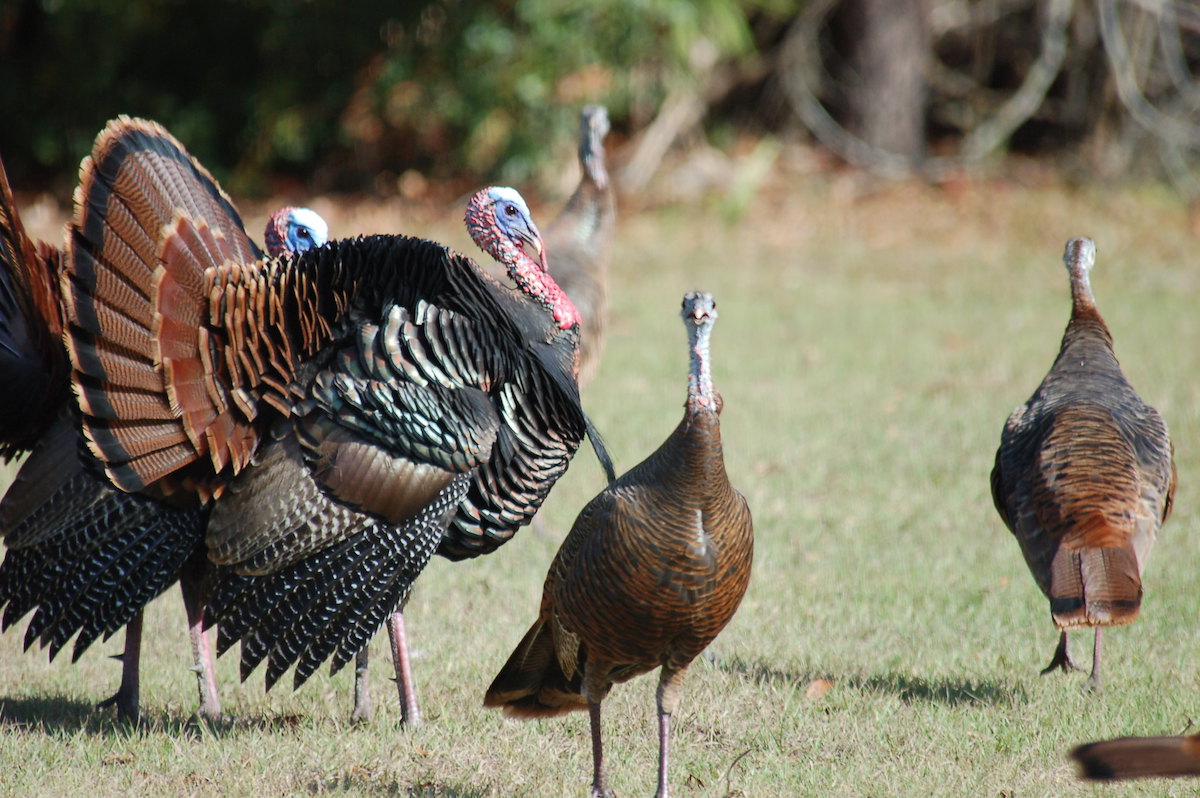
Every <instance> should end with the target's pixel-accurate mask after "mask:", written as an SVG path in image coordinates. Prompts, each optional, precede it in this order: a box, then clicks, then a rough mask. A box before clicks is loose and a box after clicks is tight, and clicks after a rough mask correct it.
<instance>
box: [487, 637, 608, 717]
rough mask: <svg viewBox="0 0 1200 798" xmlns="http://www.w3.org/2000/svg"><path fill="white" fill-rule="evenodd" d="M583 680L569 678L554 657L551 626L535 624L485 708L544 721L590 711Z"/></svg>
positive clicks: (499, 676) (497, 681)
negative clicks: (577, 711)
mask: <svg viewBox="0 0 1200 798" xmlns="http://www.w3.org/2000/svg"><path fill="white" fill-rule="evenodd" d="M581 684H582V682H581V678H580V675H579V674H576V675H575V676H574V677H573V678H568V677H567V675H566V674H565V673H563V670H562V666H561V665H559V662H558V656H557V655H556V654H555V653H554V638H553V634H552V632H551V629H550V626H549V625H548V624H547V623H545V622H544V621H542V620H539V621H538V622H537V623H535V624H534V625H533V626H532V627H531V628H530V629H529V631H528V632H526V633H525V637H523V638H521V642H520V643H518V644H517V647H516V649H515V650H514V651H513V653H512V656H510V657H509V658H508V662H506V663H504V667H503V668H501V669H500V673H498V674H497V675H496V678H495V679H493V680H492V684H491V686H490V687H488V689H487V693H485V694H484V697H483V705H484V706H485V707H501V708H503V709H504V712H505V714H508V715H513V716H514V717H520V718H541V717H552V716H554V715H562V714H564V713H566V712H572V711H575V710H581V709H587V700H586V699H584V697H583V695H582V694H581V693H580V689H581Z"/></svg>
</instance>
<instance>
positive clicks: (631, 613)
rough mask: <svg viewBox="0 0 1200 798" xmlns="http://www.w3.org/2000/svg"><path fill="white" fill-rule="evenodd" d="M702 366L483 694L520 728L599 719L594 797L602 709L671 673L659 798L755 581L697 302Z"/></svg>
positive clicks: (590, 511) (687, 303)
mask: <svg viewBox="0 0 1200 798" xmlns="http://www.w3.org/2000/svg"><path fill="white" fill-rule="evenodd" d="M682 316H683V321H684V324H685V325H686V326H687V330H688V339H689V340H688V348H689V352H690V357H691V368H690V372H689V375H688V392H687V402H686V403H685V405H684V416H683V420H682V421H681V422H680V424H679V426H678V427H677V428H676V429H675V431H674V433H672V434H671V436H670V437H669V438H667V440H666V441H665V442H664V443H663V444H662V445H661V446H660V447H659V448H658V449H657V451H655V452H654V453H653V454H651V455H650V456H649V457H648V458H646V459H645V460H644V461H642V462H641V463H639V464H638V465H637V466H635V467H634V468H633V469H631V470H630V471H629V472H628V473H626V474H625V475H623V476H622V477H621V478H620V479H618V480H617V481H616V482H614V483H613V484H611V485H609V486H608V487H607V488H606V489H605V490H604V491H603V492H602V493H600V494H599V495H598V496H596V497H595V498H594V499H592V500H591V501H590V502H588V504H587V506H585V507H584V508H583V510H582V511H581V512H580V513H579V517H578V518H577V519H576V520H575V524H574V526H572V528H571V531H570V533H569V534H568V535H567V538H566V540H565V541H563V545H562V547H561V548H560V549H559V551H558V554H557V556H555V558H554V562H553V564H551V566H550V572H549V573H548V574H547V576H546V583H545V587H544V588H543V591H542V605H541V610H540V613H539V616H538V620H537V622H536V623H535V624H534V625H533V627H532V628H531V629H530V630H529V631H528V632H527V633H526V635H525V637H524V639H522V640H521V642H520V643H519V644H518V645H517V648H516V650H515V651H513V653H512V655H511V656H510V657H509V659H508V662H507V663H505V665H504V667H503V668H502V669H501V670H500V673H499V674H498V675H497V676H496V678H495V680H494V681H493V682H492V684H491V686H490V687H489V688H488V690H487V693H486V695H485V697H484V705H485V706H489V707H503V708H504V710H505V711H506V712H508V713H509V714H512V715H515V716H518V717H542V716H550V715H557V714H560V713H563V712H569V711H571V710H577V709H578V710H581V709H585V708H586V709H587V710H588V712H589V714H590V717H591V730H592V753H593V764H594V770H593V780H592V795H593V796H594V797H595V798H599V797H600V796H606V795H609V794H610V793H609V791H608V787H607V779H606V776H605V770H604V754H603V745H602V742H601V733H600V704H601V702H602V701H603V700H604V698H605V697H606V696H607V695H608V692H609V690H610V689H611V688H612V686H613V684H614V683H617V682H624V681H627V680H628V679H632V678H633V677H634V676H637V675H639V674H642V673H646V672H647V671H651V670H653V669H654V668H658V667H661V668H662V671H661V673H660V674H659V683H658V718H659V773H658V792H657V793H656V794H657V795H658V796H659V798H665V796H666V795H667V793H668V780H667V762H668V755H667V754H668V739H669V735H670V718H671V715H672V714H673V713H674V712H675V709H676V707H677V706H678V703H679V697H680V693H681V691H682V684H683V678H684V675H685V673H686V672H687V669H688V666H689V665H690V664H691V662H692V660H693V659H695V658H696V656H697V655H698V654H700V652H701V651H703V650H704V649H705V647H706V646H708V644H709V643H710V642H711V641H712V640H713V638H715V637H716V636H717V634H718V633H719V632H720V631H721V630H722V629H723V628H724V627H725V625H726V624H728V623H729V621H730V619H731V618H732V617H733V614H734V612H735V611H736V610H737V608H738V605H739V604H740V603H741V600H742V596H743V595H744V594H745V592H746V587H747V585H748V584H749V581H750V566H751V560H752V558H753V549H754V530H753V523H752V521H751V517H750V508H749V506H748V505H747V504H746V500H745V498H744V497H743V496H742V494H741V493H739V492H738V491H737V490H735V489H734V488H733V486H732V485H730V484H729V478H728V476H727V475H726V473H725V463H724V456H723V454H722V448H721V428H720V422H719V414H720V412H721V408H722V400H721V395H720V394H719V393H718V392H717V391H716V389H715V388H714V387H713V383H712V372H711V368H710V362H709V337H710V333H711V331H712V325H713V323H714V322H715V320H716V317H717V313H716V303H715V302H714V301H713V299H712V296H711V295H709V294H703V293H691V294H687V295H686V296H685V297H684V300H683V313H682Z"/></svg>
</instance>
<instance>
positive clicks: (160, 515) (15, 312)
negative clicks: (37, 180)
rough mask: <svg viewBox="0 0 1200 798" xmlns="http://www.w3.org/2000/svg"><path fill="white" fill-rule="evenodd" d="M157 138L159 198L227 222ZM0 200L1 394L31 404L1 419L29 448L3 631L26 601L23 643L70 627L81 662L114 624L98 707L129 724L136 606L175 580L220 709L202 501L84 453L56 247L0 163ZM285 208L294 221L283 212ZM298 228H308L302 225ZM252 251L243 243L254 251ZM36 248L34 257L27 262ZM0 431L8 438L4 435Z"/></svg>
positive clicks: (66, 635)
mask: <svg viewBox="0 0 1200 798" xmlns="http://www.w3.org/2000/svg"><path fill="white" fill-rule="evenodd" d="M159 133H160V135H156V137H155V144H156V146H157V149H156V150H154V151H153V152H151V151H147V153H146V154H145V157H159V158H164V159H166V160H169V161H170V162H171V163H173V164H174V165H175V166H176V167H179V173H178V174H179V177H180V179H179V180H177V181H176V182H175V183H173V184H172V189H171V191H169V192H163V193H162V194H160V195H159V196H158V201H159V202H163V203H177V204H184V205H186V204H187V203H188V202H192V203H206V202H216V203H217V204H218V206H219V207H222V208H224V209H227V211H228V212H230V213H233V215H234V218H235V219H236V212H234V211H233V209H232V205H231V204H229V202H228V198H227V197H225V195H224V194H223V193H222V192H221V191H220V189H219V187H217V186H216V184H215V181H213V180H212V178H211V176H210V175H209V174H208V173H207V172H206V171H205V170H204V169H203V167H201V166H200V165H199V164H197V163H196V162H195V161H194V160H192V159H191V158H190V156H188V155H187V154H186V152H185V151H184V150H183V149H182V147H181V146H180V145H179V144H178V142H176V141H174V139H171V138H170V137H169V135H166V134H165V132H161V131H159ZM0 199H2V201H3V207H2V208H0V235H2V236H3V239H4V241H5V246H4V251H3V253H2V255H3V264H2V266H3V271H2V272H0V278H2V280H3V283H4V284H5V285H6V286H7V288H8V290H7V293H6V294H5V296H6V297H14V296H15V297H18V298H19V300H18V301H17V302H15V303H13V302H5V303H3V304H2V305H0V327H2V328H3V329H5V330H11V329H13V328H14V326H15V327H17V328H19V329H24V330H26V331H27V332H26V333H25V334H23V335H22V336H19V337H13V336H9V338H8V341H9V343H10V344H11V343H13V342H20V344H19V345H18V346H15V347H14V346H11V345H10V346H5V347H4V350H5V352H6V353H9V354H14V353H15V354H18V355H19V357H18V358H17V361H18V365H17V366H14V365H13V363H12V362H11V361H8V360H4V359H2V358H0V374H2V375H4V376H5V377H6V378H8V379H9V380H10V381H11V384H13V385H14V386H21V388H22V390H19V391H18V390H14V391H10V392H9V393H8V394H7V395H6V396H7V397H8V398H9V399H10V400H11V399H14V398H15V399H17V400H21V399H27V400H28V404H29V407H30V408H31V411H32V412H31V413H30V414H23V415H21V416H19V417H17V418H15V417H14V416H11V415H9V416H6V419H7V420H10V421H16V420H18V418H19V421H20V424H18V426H19V427H23V430H24V434H25V437H26V440H27V443H26V444H25V445H24V446H23V448H26V449H29V448H32V454H31V455H30V457H29V459H28V460H26V462H25V463H24V464H23V465H22V468H21V470H20V472H19V473H18V475H17V477H16V479H15V481H14V483H13V485H12V486H11V487H10V489H9V490H8V492H7V493H6V495H5V497H4V501H3V502H2V503H0V530H2V531H3V533H4V536H5V545H6V548H7V553H6V556H5V559H4V563H3V565H0V606H2V607H4V609H5V613H4V619H3V625H4V628H6V629H7V628H8V627H9V626H11V625H13V624H15V623H17V622H18V621H19V620H20V619H21V618H22V617H23V616H25V615H27V614H28V613H29V612H31V611H34V610H36V612H34V615H33V617H32V619H31V620H30V622H29V625H28V626H27V628H26V634H25V646H26V648H28V647H29V646H30V645H32V644H33V642H34V641H39V642H40V643H41V645H42V646H44V647H47V648H48V649H49V652H50V657H51V659H53V658H54V656H55V655H56V654H57V653H58V652H59V651H60V650H61V649H62V648H63V647H64V646H65V645H66V644H67V643H68V642H69V641H70V639H71V638H72V636H75V635H76V634H77V633H78V636H76V637H75V645H74V647H73V659H78V657H79V656H80V655H81V654H82V653H83V652H84V651H85V650H86V649H87V648H88V647H89V646H90V645H91V643H92V642H94V641H95V640H96V639H97V638H98V637H99V636H101V635H102V636H103V637H105V638H107V637H108V636H109V635H111V634H113V633H114V632H115V631H116V630H117V629H119V628H120V627H122V626H125V627H126V641H125V651H124V654H123V655H122V656H121V659H122V661H123V667H122V678H121V686H120V689H119V690H118V691H117V693H116V694H115V695H114V696H113V697H112V698H110V699H108V700H107V701H105V702H102V704H101V706H104V705H108V704H113V705H115V706H116V708H117V713H118V715H119V716H120V717H122V718H125V719H133V718H136V716H137V713H138V665H139V659H140V647H141V646H140V643H141V621H142V613H141V610H142V608H143V607H144V606H145V605H146V604H147V603H149V601H150V600H151V599H153V598H154V597H155V596H157V595H159V594H160V593H161V592H163V591H164V590H166V589H167V588H168V587H169V586H170V585H171V584H172V583H173V582H174V581H175V579H176V578H179V580H180V586H181V589H182V591H183V595H184V603H185V608H186V610H187V614H188V619H189V629H190V633H191V636H192V646H193V655H194V662H195V665H194V666H193V669H194V670H195V672H196V674H197V677H198V681H199V689H200V706H199V710H198V713H199V714H200V715H201V716H203V717H208V718H213V717H217V716H219V714H220V700H219V697H218V694H217V690H216V682H215V678H214V676H213V673H212V662H211V653H210V646H209V645H208V643H207V641H206V640H205V638H204V635H203V633H202V631H201V623H200V613H201V608H202V601H201V597H200V590H201V581H202V580H203V576H204V559H203V551H202V549H200V547H199V544H200V542H201V541H202V538H203V525H204V510H203V509H202V508H200V507H199V506H182V507H181V506H176V505H175V504H173V503H169V502H160V501H157V500H154V499H151V498H148V497H144V496H140V495H136V494H128V493H124V492H122V491H119V490H116V489H114V488H113V487H112V486H111V485H110V483H109V482H108V479H107V478H106V477H105V476H104V474H103V471H102V470H101V468H100V466H99V465H98V464H97V463H96V462H95V461H94V459H93V458H92V457H91V456H90V454H88V453H87V452H86V446H85V442H84V439H83V435H82V432H81V430H80V428H79V423H78V416H77V412H76V411H74V410H73V407H74V402H73V401H68V396H69V379H68V373H69V364H68V361H67V356H66V352H65V350H64V348H63V346H62V341H61V308H60V298H59V273H58V272H59V260H60V259H61V257H62V254H61V252H60V251H59V250H57V249H56V248H53V247H50V246H48V245H44V244H41V243H40V242H39V243H38V245H36V246H35V245H33V244H32V242H30V241H29V239H28V237H27V236H26V235H25V233H24V229H23V226H22V225H21V223H20V217H19V215H18V214H17V210H16V206H15V203H14V202H13V199H12V193H11V189H10V187H9V186H8V183H7V179H6V178H5V176H4V174H3V167H2V165H0ZM294 212H299V214H300V217H301V218H303V219H305V221H304V222H299V221H296V220H295V219H293V218H292V217H293V213H294ZM305 214H309V215H307V216H306V215H305ZM285 217H286V220H285V226H286V228H287V229H288V230H289V234H290V235H291V236H292V237H293V238H294V239H296V240H301V241H303V240H305V239H307V240H311V241H312V243H314V244H319V243H321V241H322V240H323V237H324V235H325V233H324V232H323V231H324V222H323V221H322V220H320V218H319V217H316V216H315V214H312V213H311V211H304V210H303V209H292V208H287V209H282V210H281V211H278V212H276V214H274V215H273V217H272V222H273V223H274V222H276V221H278V220H281V219H285ZM237 224H238V225H239V226H240V224H241V222H240V220H237ZM308 224H313V225H317V228H314V229H309V228H308V227H307V225H308ZM302 245H303V244H302ZM250 246H251V247H252V249H250V250H249V251H251V252H253V253H255V254H256V256H258V255H260V254H261V253H258V250H257V248H254V247H253V245H250ZM34 252H37V253H42V256H41V257H31V253H34ZM30 308H34V309H35V310H34V312H30ZM35 342H36V343H35ZM22 358H23V359H24V360H25V361H26V362H32V361H33V360H34V359H35V358H36V359H38V360H40V361H41V362H42V363H43V365H42V366H41V367H40V368H39V369H38V374H39V375H41V376H42V377H43V380H44V381H39V380H37V379H33V378H27V377H26V376H25V372H24V371H22V370H21V369H20V367H19V362H20V360H21V359H22ZM46 377H49V379H46ZM35 414H36V415H35ZM3 440H4V442H5V443H7V444H11V443H12V442H13V439H12V437H10V436H9V435H7V434H5V435H4V436H3Z"/></svg>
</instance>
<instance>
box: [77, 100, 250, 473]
mask: <svg viewBox="0 0 1200 798" xmlns="http://www.w3.org/2000/svg"><path fill="white" fill-rule="evenodd" d="M75 206H76V213H75V220H74V223H73V231H72V235H71V238H70V241H69V252H68V259H67V267H66V269H65V271H64V274H63V280H62V291H63V296H64V300H65V308H66V310H65V314H66V318H67V322H68V325H67V332H68V335H67V346H68V351H69V353H70V356H71V362H72V365H73V367H74V369H75V374H74V382H75V386H76V391H77V393H78V396H79V402H80V408H81V409H82V410H83V412H84V416H85V421H84V425H85V429H86V430H87V432H88V437H89V440H90V442H91V446H92V449H93V451H94V452H95V454H96V455H97V457H99V458H100V459H101V460H102V461H103V462H105V463H106V464H107V467H108V472H109V476H110V478H111V479H112V480H113V481H114V483H115V484H117V485H118V486H119V487H121V488H123V489H125V490H129V491H134V490H141V489H142V488H145V487H146V486H148V485H152V484H154V483H155V482H156V481H157V480H160V479H162V478H163V477H165V476H168V475H170V474H172V473H174V472H175V471H177V470H178V469H180V468H182V467H183V466H185V465H187V464H188V463H190V462H192V461H194V460H196V459H197V458H199V457H201V456H203V455H205V454H209V452H210V447H211V445H212V444H213V441H212V440H210V438H209V436H208V434H207V433H208V430H209V429H212V428H215V429H217V430H222V431H223V434H222V435H220V436H219V437H218V439H217V440H216V441H215V442H216V443H217V444H218V445H219V446H220V445H224V446H225V447H226V448H234V449H235V450H236V451H239V452H241V454H242V459H243V460H244V459H245V458H246V457H248V453H247V452H246V450H247V449H249V448H252V445H251V444H248V443H247V441H246V434H245V433H244V432H234V431H230V429H229V427H230V426H231V425H232V424H231V422H230V421H229V420H228V418H226V417H224V416H222V415H221V414H220V413H218V412H216V411H215V410H214V409H213V407H212V402H211V397H209V396H207V395H206V394H207V392H205V391H201V392H199V393H197V391H196V390H195V387H196V380H197V374H198V372H197V370H196V369H195V368H188V367H187V358H195V357H199V353H198V351H197V346H196V342H195V341H194V340H193V339H194V338H195V336H196V335H197V329H198V327H197V325H198V322H199V320H200V319H201V318H202V303H203V302H204V301H205V300H206V297H205V296H204V295H203V294H197V293H196V292H197V290H198V289H199V287H201V286H203V284H204V272H205V269H207V268H208V267H210V266H215V265H219V264H221V263H223V262H225V261H227V260H232V261H236V262H248V261H253V260H255V259H257V258H259V257H260V256H261V253H260V252H259V250H258V248H257V247H256V246H255V245H254V244H253V242H251V241H250V239H249V237H248V236H247V235H246V233H245V231H244V230H243V229H242V222H241V218H240V217H239V216H238V214H237V211H236V210H235V209H234V207H233V205H232V204H231V203H230V201H229V198H228V197H227V196H225V194H224V193H223V192H222V191H221V189H220V187H219V186H218V185H217V183H216V181H214V180H213V179H212V176H211V175H209V174H208V172H207V171H205V170H204V168H203V167H202V166H200V165H199V164H198V163H197V162H196V161H195V160H194V159H193V158H191V156H189V155H188V154H187V152H186V151H185V150H184V149H183V147H182V145H180V144H179V142H177V141H176V140H175V139H174V138H173V137H172V136H171V135H170V134H169V133H167V131H166V130H165V129H163V128H162V127H161V126H159V125H157V124H155V123H153V122H146V121H144V120H136V119H130V118H128V117H120V118H118V119H116V120H114V121H113V122H110V123H109V125H108V126H107V127H106V128H105V130H104V131H103V132H101V134H100V136H99V137H98V138H97V140H96V145H95V147H94V148H93V151H92V155H91V156H90V157H89V158H88V159H86V160H85V161H84V163H83V165H82V167H81V168H80V186H79V188H78V189H77V191H76V196H75ZM189 289H190V290H189ZM155 376H157V379H155ZM229 441H232V443H229ZM238 447H241V448H240V449H239V448H238ZM213 457H214V461H215V462H217V463H223V462H225V461H226V459H227V458H226V457H225V454H224V450H218V451H217V452H216V453H215V454H213Z"/></svg>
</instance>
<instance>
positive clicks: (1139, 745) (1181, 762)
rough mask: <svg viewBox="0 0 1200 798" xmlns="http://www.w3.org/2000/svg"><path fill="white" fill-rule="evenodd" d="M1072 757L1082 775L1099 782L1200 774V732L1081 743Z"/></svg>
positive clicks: (1072, 753)
mask: <svg viewBox="0 0 1200 798" xmlns="http://www.w3.org/2000/svg"><path fill="white" fill-rule="evenodd" d="M1071 758H1072V759H1074V760H1075V761H1076V762H1077V763H1079V767H1080V777H1081V778H1084V779H1092V780H1095V781H1117V780H1121V779H1141V778H1150V777H1155V776H1157V777H1171V776H1200V734H1193V735H1189V736H1187V737H1119V738H1117V739H1115V740H1101V741H1099V742H1095V743H1088V744H1086V745H1081V746H1079V747H1078V748H1076V749H1075V750H1073V751H1071Z"/></svg>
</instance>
